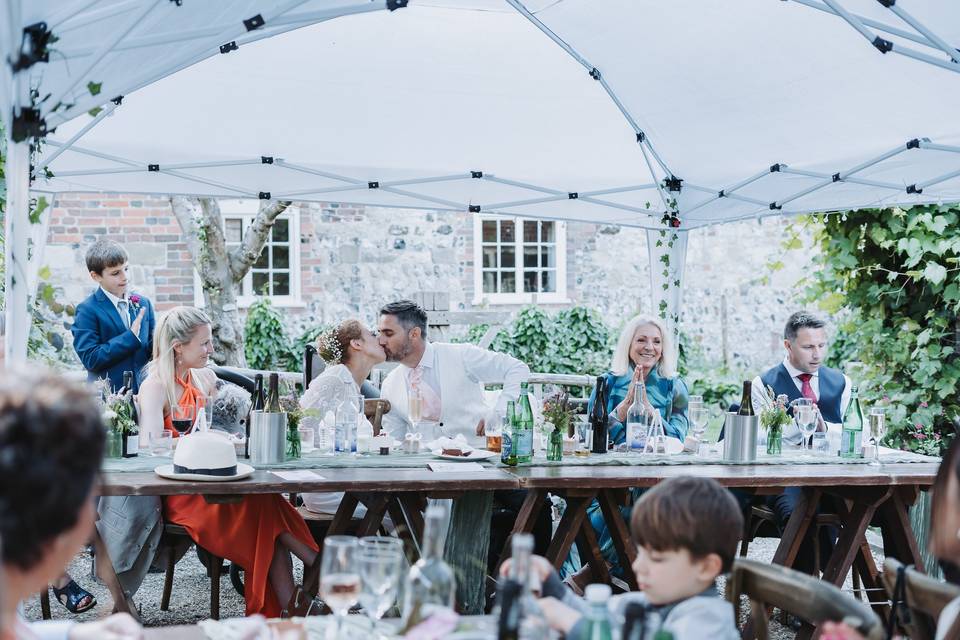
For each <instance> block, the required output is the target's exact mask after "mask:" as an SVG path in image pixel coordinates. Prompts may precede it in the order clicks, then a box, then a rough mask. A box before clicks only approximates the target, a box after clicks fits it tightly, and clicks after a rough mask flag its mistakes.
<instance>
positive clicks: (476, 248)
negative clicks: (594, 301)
mask: <svg viewBox="0 0 960 640" xmlns="http://www.w3.org/2000/svg"><path fill="white" fill-rule="evenodd" d="M487 220H512V221H513V222H514V224H515V225H516V233H515V239H514V243H515V247H516V248H515V250H514V254H515V256H516V259H515V260H514V270H515V273H516V282H517V286H518V287H520V288H522V287H523V271H524V268H523V246H524V242H523V223H524V222H526V221H529V222H553V223H554V225H556V251H557V270H556V274H557V290H556V291H554V292H550V293H535V292H530V293H526V292H523V291H519V292H516V293H485V292H484V291H483V223H484V221H487ZM569 302H570V300H569V298H567V223H566V222H562V221H560V220H543V219H540V218H522V217H517V216H501V215H489V214H484V215H474V216H473V304H484V303H488V304H567V303H569Z"/></svg>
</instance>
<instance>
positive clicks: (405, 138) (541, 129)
mask: <svg viewBox="0 0 960 640" xmlns="http://www.w3.org/2000/svg"><path fill="white" fill-rule="evenodd" d="M14 4H17V3H16V2H14ZM24 4H26V3H24ZM54 4H63V3H53V2H48V3H38V6H41V7H44V6H46V5H49V6H46V8H47V13H49V12H50V11H51V10H52V7H53V5H54ZM81 4H92V5H111V6H112V5H126V6H127V7H128V14H129V13H130V12H131V9H130V8H129V7H130V5H136V7H137V11H138V12H140V11H146V9H145V6H144V5H143V3H137V2H119V1H117V2H105V1H103V2H99V3H97V2H92V3H91V2H89V1H88V2H86V3H77V7H78V8H79V6H80V5H81ZM159 4H162V5H163V6H162V7H157V8H155V12H157V15H159V14H160V13H163V15H164V16H167V17H168V18H167V19H169V16H171V15H173V16H177V15H178V14H177V11H178V10H183V9H188V8H189V9H191V10H195V9H196V8H195V7H194V6H193V5H200V6H201V7H204V9H196V10H198V11H201V13H202V12H203V11H208V9H206V8H205V7H207V4H206V3H197V2H192V1H191V0H184V3H183V6H182V7H177V6H176V4H175V3H172V2H170V1H169V0H164V2H162V3H159ZM228 4H230V3H228ZM236 4H242V5H245V6H243V7H242V10H241V9H237V10H236V11H233V10H232V9H231V11H230V12H228V13H229V14H230V15H223V16H221V15H219V13H217V12H215V11H213V10H212V9H209V11H210V12H211V13H216V14H217V15H216V16H200V15H199V14H198V15H197V16H193V18H195V19H196V20H197V22H192V21H189V20H190V18H184V19H186V20H188V22H185V23H182V24H180V25H179V27H180V29H181V30H182V31H183V32H184V33H187V34H191V35H196V34H198V33H200V32H201V31H203V32H204V33H207V32H208V31H209V32H212V31H213V29H212V28H211V29H206V23H205V22H202V20H204V19H207V20H214V23H215V24H217V25H220V26H223V25H228V26H229V25H233V26H231V27H229V28H232V29H233V32H231V33H230V34H227V33H226V31H228V27H227V26H225V27H224V28H223V29H222V30H220V31H217V33H216V35H215V36H211V37H210V38H208V39H204V38H206V36H203V37H201V36H197V37H196V39H195V40H192V41H191V46H190V47H189V49H190V52H189V55H187V54H186V53H181V52H180V50H179V49H178V48H172V49H171V52H172V53H171V54H170V55H171V65H170V66H169V72H170V75H167V76H166V77H163V78H162V79H159V80H156V81H155V82H152V83H150V84H147V83H148V82H150V81H151V80H152V79H155V78H156V77H158V72H157V71H156V69H155V68H152V69H150V70H149V73H140V72H139V70H138V69H137V67H147V66H149V65H150V64H151V63H153V61H155V60H159V59H160V58H159V57H158V54H157V53H156V52H155V51H154V52H153V54H152V55H146V54H147V52H148V51H153V47H146V44H150V43H151V42H152V41H151V40H149V38H150V37H152V36H149V35H147V34H150V33H152V32H151V31H149V30H148V31H146V32H141V31H134V32H132V34H131V35H122V34H121V33H120V31H122V29H120V28H119V25H122V24H129V20H128V21H127V22H124V21H122V20H120V19H118V20H117V23H118V29H117V30H116V31H111V32H109V33H112V37H110V38H106V39H105V38H104V37H103V33H102V32H98V34H99V35H98V36H97V38H96V39H94V40H93V41H94V42H95V43H97V45H96V46H89V45H88V46H87V48H86V49H85V48H84V46H83V44H84V42H89V41H83V40H78V41H77V42H75V43H73V44H72V45H71V46H72V47H73V49H70V48H69V47H67V43H66V40H65V39H62V40H61V41H60V42H57V43H56V45H55V47H61V46H62V47H63V48H64V49H65V50H67V51H74V52H75V53H76V55H78V56H80V55H81V54H83V53H84V52H90V51H92V50H94V49H96V50H97V53H98V54H99V53H101V52H102V51H103V50H107V53H106V55H105V56H103V57H102V58H103V59H104V60H111V61H112V63H111V64H110V65H108V66H106V67H103V68H102V69H101V67H100V66H98V64H93V65H91V64H90V63H89V61H90V56H91V55H93V54H88V57H87V58H82V56H81V59H83V60H86V61H87V63H86V64H84V65H79V64H77V63H74V64H72V65H67V66H68V67H69V70H72V71H74V72H77V70H78V66H82V67H83V68H82V70H83V71H84V74H83V75H82V77H80V76H77V75H74V76H69V79H68V80H65V81H62V82H61V85H62V86H65V85H71V83H72V86H71V88H70V89H69V90H66V91H65V90H64V89H63V88H62V86H60V87H58V91H51V93H54V94H55V95H58V96H59V95H61V94H64V95H69V98H70V100H71V101H74V102H75V104H76V105H79V106H75V107H71V108H70V109H72V110H70V109H67V110H64V109H62V108H61V110H58V111H52V112H42V114H41V115H45V117H46V118H47V120H48V123H47V124H48V127H49V126H50V124H51V123H52V124H56V125H57V131H56V133H55V134H53V135H50V136H48V137H47V139H46V146H45V147H44V150H43V153H42V154H41V155H40V157H39V158H38V159H37V160H36V162H35V164H36V165H37V166H36V168H35V173H36V179H35V181H34V183H33V185H32V188H33V189H34V190H37V191H51V192H63V191H122V192H137V193H157V194H169V193H181V194H189V195H203V196H216V197H261V198H274V199H276V198H282V199H294V200H301V201H311V200H312V201H335V202H348V203H357V204H365V205H377V206H386V207H408V208H428V209H436V210H441V211H471V212H478V213H487V212H492V213H501V214H504V215H517V216H525V217H541V218H554V219H561V220H583V221H589V222H604V223H614V224H620V225H628V226H636V227H642V228H647V229H651V230H660V229H662V228H663V223H662V218H663V215H664V213H675V214H676V215H677V217H678V219H679V221H680V224H681V227H680V231H679V235H680V239H679V241H678V242H675V243H672V245H673V246H672V247H670V248H669V250H670V251H671V252H673V254H674V255H673V256H672V258H671V260H670V263H671V265H673V269H672V270H671V272H670V273H669V274H668V275H667V276H663V274H662V273H661V272H660V271H659V270H658V269H652V270H651V271H652V272H653V274H654V279H655V282H654V283H653V286H652V289H653V291H654V295H655V296H656V297H658V298H659V297H662V296H664V289H663V287H662V284H663V283H665V282H668V281H676V280H679V279H680V276H681V275H682V257H683V251H684V248H685V246H686V239H685V231H686V230H689V229H692V228H696V227H699V226H703V225H708V224H716V223H721V222H728V221H733V220H742V219H752V218H759V217H763V216H768V215H784V214H794V213H801V212H816V211H835V210H846V209H852V208H859V207H867V206H892V205H910V204H917V203H924V202H943V201H948V202H953V201H958V200H960V124H958V122H957V118H956V115H955V114H956V107H955V105H956V104H957V103H958V98H960V75H958V74H957V73H955V72H954V71H955V70H954V69H953V68H952V67H951V65H953V64H955V62H953V61H951V60H952V58H950V57H949V56H948V55H947V54H946V50H945V49H944V46H943V45H945V43H948V42H949V43H953V44H954V45H956V44H960V27H958V25H960V5H957V4H956V3H945V2H933V1H932V0H928V1H927V2H923V1H921V0H914V1H913V2H912V3H911V2H906V1H902V2H900V3H897V4H896V7H897V10H898V11H900V12H901V13H905V11H906V10H907V9H909V10H911V11H912V13H909V14H906V15H908V16H909V17H910V19H911V20H912V22H914V23H916V25H919V27H920V28H919V29H917V28H916V26H910V21H907V22H906V23H905V24H906V25H907V26H902V25H901V26H891V25H890V24H886V23H884V22H883V20H884V19H886V18H888V17H889V16H887V15H885V14H886V13H890V11H891V9H890V8H888V7H885V6H882V5H881V4H878V3H876V2H872V0H871V1H868V0H843V2H842V3H841V2H838V1H837V0H824V1H823V3H820V2H817V1H816V0H797V1H796V2H786V3H785V2H781V1H780V0H741V1H740V2H736V3H730V2H719V1H715V2H705V1H704V0H672V1H671V2H669V3H664V2H657V1H655V0H604V1H602V2H598V1H597V0H562V1H557V0H526V1H524V2H521V1H520V0H463V1H461V2H457V1H454V0H448V1H443V0H424V1H422V2H416V1H414V2H412V3H411V6H409V7H407V8H404V9H403V10H402V11H395V12H385V11H378V12H367V11H366V10H369V9H373V8H380V9H382V8H394V7H395V5H394V4H393V3H390V7H386V4H387V3H384V2H379V3H370V2H359V1H356V2H347V1H346V0H341V1H340V2H336V3H334V2H321V1H320V0H313V1H312V2H286V3H282V2H263V1H261V2H257V1H255V0H247V2H245V3H236ZM841 5H843V6H841ZM907 5H911V6H909V7H907ZM811 7H813V8H820V9H822V10H821V11H816V10H813V9H812V8H811ZM878 8H879V9H880V10H881V11H880V12H879V13H878ZM361 11H364V13H365V15H343V17H339V18H337V19H334V20H325V18H329V17H331V16H332V15H334V14H335V13H337V12H339V13H340V14H348V13H358V12H361ZM311 12H312V13H311ZM274 14H276V15H277V16H278V17H277V18H271V17H270V16H272V15H274ZM42 15H44V14H43V10H42V9H41V10H39V12H38V13H36V14H35V15H33V16H32V19H36V18H37V17H39V16H42ZM76 15H77V16H79V15H82V12H80V11H78V12H76ZM185 15H186V14H180V16H179V17H183V16H185ZM253 15H260V16H261V18H262V19H263V22H264V24H263V25H262V26H260V27H259V28H257V29H255V30H253V31H249V32H248V31H246V26H244V25H243V24H240V26H239V27H237V25H236V23H235V21H236V20H237V19H238V17H239V16H247V18H245V19H249V17H250V16H253ZM890 15H894V16H895V17H897V18H898V19H901V20H902V18H901V17H900V15H899V14H892V13H891V14H890ZM147 16H148V17H152V16H154V13H149V14H147ZM283 16H286V18H284V17H283ZM311 16H312V18H311ZM851 16H853V18H855V19H851ZM914 16H917V17H914ZM221 18H222V21H221ZM72 19H77V18H76V17H74V18H72ZM284 20H286V21H287V22H284ZM321 20H324V21H322V22H320V21H321ZM231 21H234V22H231ZM307 22H317V24H313V25H312V26H309V27H306V28H303V29H298V30H290V29H293V28H294V27H296V26H300V25H302V24H304V23H307ZM854 23H856V24H859V25H860V26H861V27H863V28H864V29H865V30H866V31H867V33H866V34H865V33H864V31H862V30H860V29H857V28H856V26H855V25H854ZM17 24H30V22H29V21H26V20H22V21H21V22H19V23H17ZM50 24H54V23H53V22H52V21H50ZM137 24H139V23H137ZM159 24H166V23H165V22H164V21H163V20H158V21H156V25H159ZM925 24H926V25H932V26H934V27H936V28H937V30H939V32H938V33H934V31H931V30H930V29H927V28H926V27H924V26H923V25H925ZM156 25H155V27H156ZM851 25H854V28H851ZM864 25H867V26H864ZM878 25H880V26H878ZM157 28H158V27H157ZM218 28H219V27H218ZM135 29H139V27H135ZM271 29H273V30H274V31H270V30H271ZM909 29H913V31H910V30H909ZM79 30H80V28H79V27H78V29H77V31H78V32H79ZM4 31H6V30H4ZM9 31H10V34H14V35H15V34H16V33H19V32H18V31H17V30H16V29H11V30H9ZM53 31H54V33H55V34H56V33H57V30H56V28H54V29H53ZM281 31H289V32H286V33H283V34H282V35H276V33H275V32H281ZM875 32H876V33H882V34H883V36H884V37H885V38H889V40H888V42H891V43H893V44H894V45H895V46H893V48H887V47H885V46H883V47H879V48H878V47H877V46H875V45H872V44H871V43H872V42H873V40H870V39H867V40H865V39H864V38H865V37H866V35H868V34H873V33H875ZM168 33H170V34H171V35H170V36H169V38H168V39H172V38H173V37H174V35H172V34H175V33H176V32H175V31H169V32H168ZM10 34H7V35H6V38H7V41H8V43H9V42H12V41H13V40H14V36H13V35H10ZM137 34H140V35H139V36H137V37H140V38H141V40H139V41H137V42H140V44H141V45H142V46H141V47H132V45H131V42H132V41H133V40H135V38H134V36H136V35H137ZM267 35H270V36H273V37H269V38H266V37H261V36H267ZM157 37H160V36H159V35H157ZM214 37H215V38H217V39H214ZM243 38H246V39H247V40H243ZM255 38H256V39H259V41H257V42H252V41H251V40H253V39H255ZM144 39H146V44H143V43H144ZM108 40H109V42H110V46H109V48H108V47H107V41H108ZM201 40H203V42H204V43H205V44H206V46H207V49H206V50H205V52H204V51H201V47H200V44H201ZM234 41H235V42H237V43H239V45H238V47H237V48H234V47H233V46H226V47H222V48H221V47H220V45H222V44H229V43H230V42H234ZM194 45H196V46H194ZM908 45H909V46H908ZM158 46H159V45H158ZM171 46H172V43H171ZM911 47H912V48H911ZM131 48H132V49H133V50H134V51H136V52H138V55H139V54H140V53H141V52H142V53H144V57H142V58H140V59H137V60H136V61H131V62H124V56H126V55H127V54H126V51H128V50H129V49H131ZM884 48H886V49H887V52H888V55H883V54H882V53H881V51H882V50H883V49H884ZM914 50H924V51H926V52H925V53H924V56H925V57H924V56H917V55H913V56H911V55H909V54H908V53H904V52H905V51H914ZM221 52H222V55H221ZM890 52H893V53H903V54H904V55H900V56H896V55H889V53H890ZM211 54H213V55H212V57H209V56H210V55H211ZM111 56H113V57H111ZM204 56H207V59H205V60H203V61H202V62H198V63H197V64H194V65H192V66H186V65H188V64H190V62H193V61H195V60H198V59H200V58H202V57H204ZM937 56H940V58H939V59H938V58H937ZM54 58H55V56H52V57H51V60H53V59H54ZM928 58H929V59H928ZM933 60H939V61H940V62H943V64H936V63H935V62H933ZM48 65H50V66H52V65H53V63H52V62H51V63H46V64H45V63H37V64H36V65H34V66H32V67H30V68H29V69H27V70H25V72H22V73H18V74H13V84H12V85H10V86H14V90H12V91H11V92H10V95H21V93H22V87H21V90H20V92H18V91H17V90H16V84H17V80H18V78H20V81H21V82H20V84H21V85H22V84H23V78H24V77H28V78H31V81H33V80H34V79H36V78H37V77H40V78H41V80H42V81H41V87H45V86H46V85H45V84H44V83H45V82H46V79H47V76H46V75H45V72H44V68H46V67H47V66H48ZM154 66H157V65H156V64H155V65H154ZM88 67H89V68H88ZM128 67H134V68H128ZM114 69H116V70H117V72H118V73H117V77H118V78H120V80H118V81H114V76H113V75H112V74H111V73H109V72H111V71H112V70H114ZM8 71H9V70H8ZM174 71H177V72H176V73H173V72H174ZM101 73H102V75H101ZM78 78H79V79H78ZM87 82H95V83H99V82H102V83H103V89H102V96H101V97H106V96H116V95H123V96H124V97H123V100H122V102H121V104H120V105H119V106H117V105H115V104H113V103H111V102H107V103H106V105H105V108H104V110H103V111H101V112H100V113H99V114H98V115H96V117H91V116H88V115H80V116H79V117H75V118H73V119H72V120H68V118H69V117H70V116H73V115H75V114H76V113H77V112H80V113H83V111H84V110H86V109H87V108H89V107H90V106H92V105H95V104H98V102H97V101H96V100H91V99H90V98H91V97H90V96H85V95H83V91H82V90H78V87H79V88H81V89H85V87H86V83H87ZM108 87H109V89H108ZM138 87H142V88H140V89H139V90H137V91H134V92H131V90H133V89H137V88H138ZM88 93H89V92H88ZM40 95H46V94H45V92H44V90H43V89H41V90H40ZM100 102H103V100H101V101H100ZM17 104H26V103H24V102H19V103H17ZM46 108H47V107H43V109H46ZM41 111H42V109H41ZM3 113H4V114H6V113H9V110H8V109H6V108H4V111H3ZM8 129H9V127H8ZM20 146H21V147H22V146H23V145H20ZM8 162H11V163H13V167H12V169H16V171H17V172H19V173H17V172H15V171H13V170H11V169H8V176H14V175H21V177H22V179H23V180H24V182H25V180H26V178H25V176H23V174H24V173H25V169H26V162H27V161H26V160H25V159H23V158H21V159H20V160H19V162H20V164H19V165H17V162H18V158H17V154H15V153H11V154H10V155H9V159H8ZM18 167H19V168H18ZM45 169H46V170H49V171H51V172H52V176H48V175H45V174H46V171H45ZM24 191H25V188H24ZM14 196H15V193H14V190H13V189H11V200H12V199H13V197H14ZM11 211H16V209H14V208H11ZM11 217H12V216H11ZM8 225H9V222H8ZM15 237H16V234H10V233H9V228H8V254H10V247H11V245H12V246H13V247H14V254H16V246H15V243H14V242H12V241H11V240H12V239H13V238H15ZM650 245H651V249H654V246H655V242H651V243H650ZM662 250H663V248H662V247H659V248H656V250H655V251H651V253H652V254H653V253H656V252H657V251H662ZM21 255H25V253H24V254H21ZM8 264H10V262H8ZM8 287H9V284H8ZM8 291H10V289H8ZM668 293H669V294H670V295H669V298H670V299H669V300H668V301H667V304H668V307H669V308H670V314H669V315H670V317H675V316H676V314H677V312H678V307H679V295H678V293H677V291H676V290H673V291H671V292H668ZM24 305H25V303H24ZM10 306H12V305H8V314H10V313H11V312H14V313H15V311H12V310H11V309H10V308H9V307H10ZM23 308H24V309H25V306H24V307H23ZM11 326H13V325H12V323H11ZM10 342H15V341H13V340H10V341H8V343H10ZM12 346H13V347H14V348H16V345H15V344H14V345H12ZM9 348H10V347H8V349H9ZM13 355H14V356H15V355H16V353H15V352H14V354H13Z"/></svg>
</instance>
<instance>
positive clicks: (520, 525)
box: [497, 489, 548, 567]
mask: <svg viewBox="0 0 960 640" xmlns="http://www.w3.org/2000/svg"><path fill="white" fill-rule="evenodd" d="M547 493H548V492H547V491H546V490H545V489H530V490H528V491H527V495H526V496H525V497H524V499H523V504H522V505H521V506H520V512H519V513H518V514H517V519H516V521H515V522H514V524H513V529H512V530H511V531H510V535H508V536H507V539H506V541H504V543H503V549H501V550H500V559H499V560H498V561H497V566H498V567H499V566H500V565H501V564H503V562H504V560H506V559H507V558H509V557H510V554H511V540H512V538H513V534H515V533H533V528H534V527H535V526H536V523H537V517H538V516H539V515H540V511H542V510H543V505H544V503H545V502H546V501H547Z"/></svg>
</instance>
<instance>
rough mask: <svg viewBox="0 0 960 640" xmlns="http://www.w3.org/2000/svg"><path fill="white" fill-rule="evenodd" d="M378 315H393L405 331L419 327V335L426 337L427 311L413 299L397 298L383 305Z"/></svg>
mask: <svg viewBox="0 0 960 640" xmlns="http://www.w3.org/2000/svg"><path fill="white" fill-rule="evenodd" d="M380 315H382V316H394V317H395V318H396V319H397V322H399V323H400V325H401V326H402V327H403V328H404V329H406V330H407V331H409V330H410V329H413V328H414V327H420V335H421V336H423V337H424V338H426V337H427V312H426V311H424V310H423V307H421V306H420V305H418V304H417V303H416V302H414V301H413V300H397V301H396V302H391V303H390V304H388V305H384V306H383V308H382V309H380Z"/></svg>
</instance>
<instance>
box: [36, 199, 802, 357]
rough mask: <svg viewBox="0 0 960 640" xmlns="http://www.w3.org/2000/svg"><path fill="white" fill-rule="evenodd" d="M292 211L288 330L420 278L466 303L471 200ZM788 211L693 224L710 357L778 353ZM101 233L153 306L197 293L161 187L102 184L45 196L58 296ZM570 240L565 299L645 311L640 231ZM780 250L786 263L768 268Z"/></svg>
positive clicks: (68, 290)
mask: <svg viewBox="0 0 960 640" xmlns="http://www.w3.org/2000/svg"><path fill="white" fill-rule="evenodd" d="M298 215H299V216H300V236H301V241H300V242H301V244H300V253H301V297H302V302H303V304H302V305H300V306H292V307H289V308H285V309H284V310H283V311H284V313H283V315H284V318H285V319H286V322H287V324H288V329H289V332H290V334H291V335H299V334H300V333H302V331H303V330H304V329H305V328H306V327H307V326H309V325H313V324H317V323H320V324H327V323H333V322H336V321H338V320H340V319H343V318H346V317H359V318H361V319H362V320H364V321H365V322H368V323H373V322H375V319H376V312H377V310H378V309H379V307H380V305H382V304H383V303H385V302H388V301H390V300H394V299H397V298H401V297H407V296H409V295H410V294H412V293H414V292H417V291H445V292H448V293H449V295H450V307H451V309H452V310H472V308H473V300H474V291H473V269H474V260H473V240H474V239H473V220H472V218H471V216H470V214H466V213H463V214H450V213H436V212H427V211H412V210H397V209H386V208H378V207H354V206H348V205H338V204H318V203H304V204H302V205H300V207H299V213H298ZM784 224H785V223H784V222H783V221H782V220H776V219H768V220H766V221H764V222H763V223H762V224H758V223H757V222H741V223H736V224H729V225H723V226H719V227H712V228H708V229H701V230H695V231H692V232H690V241H689V248H688V259H687V266H686V276H685V277H686V287H685V291H684V313H683V317H682V329H683V332H684V334H685V335H686V336H687V338H688V339H689V340H692V341H695V342H696V344H698V345H700V346H702V348H703V351H704V353H705V355H706V357H707V358H708V359H709V361H710V362H712V363H714V364H715V365H719V364H720V363H722V362H723V361H724V360H726V362H727V363H728V364H729V365H730V366H732V367H735V368H736V367H747V368H750V369H754V370H755V369H757V368H759V367H764V366H768V364H769V363H772V362H776V361H777V360H779V358H780V357H781V355H780V354H781V351H782V348H781V347H780V341H779V338H778V336H779V334H780V331H781V330H782V326H783V322H784V320H785V319H786V317H787V315H789V313H790V312H791V311H793V310H794V308H795V307H796V304H795V299H796V294H797V292H796V290H795V285H796V282H797V280H798V278H799V276H800V275H802V268H800V265H798V264H797V259H798V257H799V256H796V255H793V256H790V257H789V258H790V259H784V258H783V256H782V253H783V252H782V249H781V248H780V246H781V242H782V237H783V227H784ZM102 236H106V237H109V238H112V239H114V240H116V241H118V242H120V243H122V244H123V245H124V246H126V247H127V250H128V251H129V252H130V258H131V260H130V264H131V279H132V282H133V287H134V288H135V289H137V290H138V291H141V292H142V293H144V294H145V295H147V296H149V297H150V298H151V299H152V300H154V301H155V303H156V305H157V308H158V309H159V310H161V311H162V310H163V309H167V308H170V307H172V306H175V305H178V304H193V301H194V289H193V287H194V279H193V275H192V266H191V263H190V259H189V253H188V251H187V248H186V245H185V244H184V243H183V242H182V241H181V236H180V229H179V226H178V225H177V222H176V219H175V218H174V216H173V213H172V211H171V210H170V204H169V201H168V200H166V199H163V198H157V197H145V196H131V195H98V194H76V195H65V196H63V197H61V198H59V199H58V200H57V201H56V202H55V203H54V208H53V211H52V218H51V224H50V233H49V244H48V246H47V247H46V249H45V253H44V263H45V264H47V265H48V266H49V267H50V269H51V276H52V281H53V282H54V283H55V284H57V285H59V286H62V288H63V293H64V298H65V300H64V301H66V302H72V303H77V302H79V301H81V300H82V299H83V298H84V297H85V296H86V295H88V294H89V292H90V291H91V290H92V289H93V286H94V285H93V283H92V282H91V281H90V278H89V275H88V274H87V271H86V268H85V266H84V264H83V253H84V251H85V249H86V247H87V245H89V244H90V243H92V242H93V241H95V240H96V239H97V238H99V237H102ZM566 249H567V293H568V298H569V299H570V300H571V302H572V303H573V304H580V305H584V306H587V307H590V308H594V309H597V310H598V311H599V312H600V314H601V315H602V317H603V318H604V320H605V321H606V322H607V324H608V325H609V326H610V327H611V329H612V330H613V331H614V332H616V331H618V330H619V328H620V326H621V325H622V323H623V322H624V321H625V320H626V319H628V318H629V317H631V316H633V315H634V314H636V313H638V312H645V313H651V306H652V305H651V302H650V265H649V261H648V257H647V255H648V254H647V242H646V232H645V231H642V230H637V229H630V228H624V227H615V226H606V225H593V224H585V223H568V224H567V236H566ZM775 259H780V260H783V261H784V262H785V263H786V264H787V268H785V269H783V270H781V271H778V272H776V273H773V274H771V273H770V271H769V269H768V268H767V265H768V264H769V263H770V262H772V261H773V260H775ZM724 305H725V308H726V313H725V314H724V313H723V309H724ZM562 306H564V305H547V306H546V308H547V309H548V310H551V311H552V310H559V309H560V308H562ZM485 308H487V309H493V310H499V309H507V310H513V309H516V308H517V307H515V306H514V307H510V306H487V307H485ZM465 328H466V327H463V328H462V329H465ZM452 333H453V334H456V333H457V331H456V330H454V331H452ZM724 337H725V339H724Z"/></svg>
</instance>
